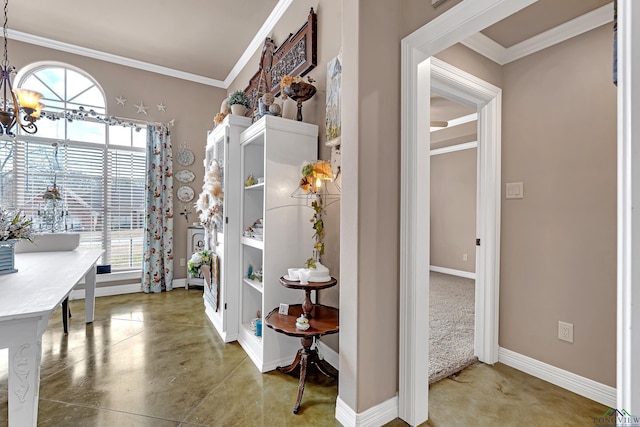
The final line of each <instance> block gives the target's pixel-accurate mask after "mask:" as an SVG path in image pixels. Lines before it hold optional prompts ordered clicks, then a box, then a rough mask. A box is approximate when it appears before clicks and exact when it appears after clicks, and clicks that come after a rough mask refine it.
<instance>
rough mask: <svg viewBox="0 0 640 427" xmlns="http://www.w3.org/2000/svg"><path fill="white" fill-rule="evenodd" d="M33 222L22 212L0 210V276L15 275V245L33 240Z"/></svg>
mask: <svg viewBox="0 0 640 427" xmlns="http://www.w3.org/2000/svg"><path fill="white" fill-rule="evenodd" d="M32 227H33V220H32V219H31V218H27V217H25V216H24V215H23V214H22V212H20V211H16V212H12V211H8V210H6V209H2V208H0V274H7V273H15V272H16V271H18V269H16V268H15V244H16V242H17V241H18V240H21V239H26V240H31V239H32V238H33V235H32V233H33V228H32Z"/></svg>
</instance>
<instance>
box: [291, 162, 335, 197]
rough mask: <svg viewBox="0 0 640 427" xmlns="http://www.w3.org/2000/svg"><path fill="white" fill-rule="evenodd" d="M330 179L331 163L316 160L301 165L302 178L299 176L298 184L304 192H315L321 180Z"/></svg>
mask: <svg viewBox="0 0 640 427" xmlns="http://www.w3.org/2000/svg"><path fill="white" fill-rule="evenodd" d="M332 179H333V171H332V170H331V163H329V162H328V161H326V160H318V161H317V162H313V163H305V164H304V165H302V178H300V182H299V184H298V185H299V186H300V189H301V190H302V191H304V192H305V193H317V192H318V190H319V189H320V185H321V184H320V183H321V182H322V181H327V180H332Z"/></svg>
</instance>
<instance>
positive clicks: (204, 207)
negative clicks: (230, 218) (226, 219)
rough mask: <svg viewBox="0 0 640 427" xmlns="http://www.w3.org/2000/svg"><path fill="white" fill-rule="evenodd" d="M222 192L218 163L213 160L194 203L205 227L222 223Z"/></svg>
mask: <svg viewBox="0 0 640 427" xmlns="http://www.w3.org/2000/svg"><path fill="white" fill-rule="evenodd" d="M223 201H224V193H223V191H222V182H221V181H220V165H219V164H218V161H217V160H214V161H213V162H212V163H211V165H210V166H209V168H208V169H207V171H206V173H205V175H204V184H203V185H202V192H201V193H200V196H199V197H198V201H197V202H196V204H195V207H196V212H200V215H199V218H200V223H201V224H202V225H203V226H204V227H207V228H212V227H213V226H214V225H221V224H222V203H223Z"/></svg>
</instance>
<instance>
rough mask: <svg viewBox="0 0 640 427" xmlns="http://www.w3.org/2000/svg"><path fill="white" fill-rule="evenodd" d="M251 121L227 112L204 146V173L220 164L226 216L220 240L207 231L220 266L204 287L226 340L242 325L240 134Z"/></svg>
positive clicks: (213, 320)
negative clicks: (211, 283)
mask: <svg viewBox="0 0 640 427" xmlns="http://www.w3.org/2000/svg"><path fill="white" fill-rule="evenodd" d="M251 121H252V120H251V119H250V118H249V117H242V116H236V115H233V114H230V115H228V116H227V117H225V119H224V120H223V122H222V123H221V124H220V125H218V126H216V127H215V129H213V130H211V131H210V132H208V135H207V144H206V148H205V161H204V166H205V173H206V170H207V169H208V168H209V167H210V166H211V165H212V164H213V162H214V161H217V162H218V165H219V167H220V180H221V183H222V190H223V194H224V207H223V212H224V213H225V216H226V217H227V220H226V221H224V222H223V224H222V227H219V228H218V234H217V240H216V239H214V238H213V237H214V236H213V233H212V232H211V231H209V230H205V232H204V233H205V237H204V241H205V248H204V249H209V250H211V251H213V252H215V253H216V255H217V256H218V265H219V268H220V269H219V276H218V280H219V283H220V286H219V287H216V286H213V287H211V288H209V287H208V286H205V287H204V308H205V314H206V316H207V317H208V318H209V320H210V321H211V323H212V324H213V326H214V327H215V329H216V331H217V332H218V334H219V335H220V338H222V340H223V341H224V342H231V341H235V340H237V339H238V334H239V329H240V325H239V323H240V321H239V317H240V288H241V280H240V277H239V276H238V271H239V270H240V268H241V261H240V260H239V259H238V256H237V255H236V254H237V253H238V252H240V250H241V248H242V246H241V245H240V239H238V238H237V236H239V235H241V234H242V222H241V221H240V218H239V216H240V204H241V198H242V194H243V193H242V187H243V183H244V181H243V180H242V176H241V175H240V169H241V159H240V155H241V150H240V134H241V133H242V132H243V131H244V130H245V129H246V128H247V127H249V126H250V125H251ZM258 194H259V193H258ZM225 237H226V238H225ZM216 243H217V244H216ZM216 290H217V291H218V293H217V295H216V294H215V292H216Z"/></svg>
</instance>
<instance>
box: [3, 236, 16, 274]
mask: <svg viewBox="0 0 640 427" xmlns="http://www.w3.org/2000/svg"><path fill="white" fill-rule="evenodd" d="M16 242H17V240H3V241H0V274H9V273H15V272H16V271H18V269H17V268H15V261H16V255H15V244H16Z"/></svg>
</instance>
